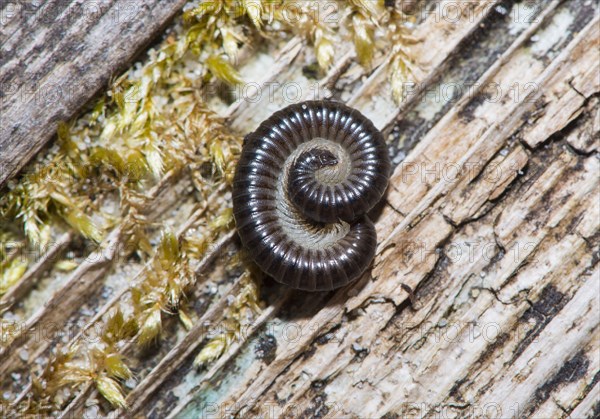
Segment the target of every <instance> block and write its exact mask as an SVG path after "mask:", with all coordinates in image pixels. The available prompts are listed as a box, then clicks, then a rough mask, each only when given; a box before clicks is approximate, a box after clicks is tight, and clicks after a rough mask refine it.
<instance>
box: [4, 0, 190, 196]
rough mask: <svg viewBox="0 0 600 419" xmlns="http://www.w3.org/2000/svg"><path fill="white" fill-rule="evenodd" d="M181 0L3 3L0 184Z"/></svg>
mask: <svg viewBox="0 0 600 419" xmlns="http://www.w3.org/2000/svg"><path fill="white" fill-rule="evenodd" d="M184 3H185V1H184V0H165V1H158V0H151V1H130V0H106V1H101V2H77V1H70V0H69V1H65V0H53V1H48V2H43V4H42V3H40V4H36V3H34V2H2V5H1V7H0V15H1V17H2V22H1V26H0V45H1V46H0V188H2V186H3V185H4V184H5V182H6V181H7V179H9V178H10V177H12V176H14V175H15V174H16V173H17V172H18V171H19V170H20V169H21V168H22V167H23V166H24V165H25V164H26V163H27V162H28V161H29V160H30V159H31V157H32V156H33V155H35V153H36V152H38V151H39V150H40V149H41V147H42V146H43V145H44V144H46V142H47V141H48V140H50V139H51V138H52V136H53V135H54V133H55V132H56V127H57V124H58V122H61V121H69V120H70V119H71V118H72V117H73V116H75V115H76V114H77V113H78V112H80V111H81V110H82V107H83V106H84V105H85V104H86V103H87V102H88V101H89V100H90V99H91V98H92V97H94V95H95V94H97V93H98V92H100V91H101V90H102V89H105V88H106V86H107V84H108V81H109V80H110V79H111V78H115V77H117V76H118V75H120V73H121V72H122V71H123V70H124V69H126V68H127V65H128V64H129V63H130V62H131V60H132V59H133V58H134V57H135V56H136V55H137V54H139V53H140V52H141V51H142V49H143V48H144V47H145V46H147V45H148V43H149V42H150V41H152V40H153V39H154V38H155V37H156V36H157V35H159V34H160V33H161V31H162V29H163V28H164V27H165V25H166V24H167V23H168V22H169V21H170V20H171V19H172V17H173V16H174V15H175V14H177V13H178V12H180V10H181V7H182V6H183V4H184Z"/></svg>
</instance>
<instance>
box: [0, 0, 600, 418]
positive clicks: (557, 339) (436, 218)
mask: <svg viewBox="0 0 600 419" xmlns="http://www.w3.org/2000/svg"><path fill="white" fill-rule="evenodd" d="M575 3H576V2H568V1H565V2H561V1H543V2H538V3H535V5H536V8H535V9H534V12H535V13H534V14H533V15H531V13H533V12H532V9H530V8H524V4H523V3H519V2H516V3H513V2H502V3H499V4H498V6H497V7H493V5H492V6H490V3H487V4H483V3H482V4H479V5H477V4H474V3H473V2H469V4H470V6H469V7H473V9H470V12H469V13H465V14H464V15H463V17H462V19H460V20H459V21H458V22H456V21H454V20H450V19H443V18H440V16H436V15H435V13H431V14H429V15H428V18H427V19H425V20H424V21H423V22H420V23H419V25H418V26H417V27H416V29H415V37H416V38H417V39H419V42H418V43H417V44H415V45H414V50H415V56H416V57H421V59H422V60H423V62H421V63H420V64H421V69H422V74H420V79H421V82H420V83H419V85H418V86H416V89H415V90H413V91H411V94H410V95H409V96H408V97H407V100H406V101H404V102H403V103H402V104H401V105H400V106H397V105H395V104H394V103H393V101H392V99H391V97H390V94H389V90H390V88H389V84H388V81H387V77H386V72H385V71H384V70H385V66H386V61H385V60H384V59H381V60H380V61H379V62H378V64H377V66H376V68H374V69H373V71H367V70H365V69H363V68H362V67H361V66H359V65H358V64H357V63H356V62H355V60H354V59H353V55H352V52H351V51H352V49H351V48H350V46H349V45H341V46H340V56H341V60H340V63H339V64H338V65H337V66H335V67H334V68H332V70H331V71H330V72H329V73H328V74H327V75H326V76H325V78H324V79H323V80H321V82H322V83H323V84H325V85H327V87H328V89H329V90H330V91H331V94H332V96H334V97H338V98H341V99H342V100H344V101H346V102H348V103H350V104H351V105H352V106H355V107H357V108H358V109H359V110H361V111H362V112H364V113H365V114H367V115H368V116H370V117H371V118H373V120H374V121H375V122H376V124H377V125H378V126H379V127H380V128H381V129H383V130H384V132H385V134H386V136H387V137H388V139H389V142H390V150H391V152H392V153H393V155H394V161H395V164H396V168H395V171H394V174H393V176H392V180H391V184H390V189H389V191H388V194H387V197H386V202H385V203H384V205H382V207H381V208H380V209H379V210H378V212H377V213H376V214H375V218H376V220H377V222H376V226H377V232H378V237H379V241H380V246H379V248H378V253H377V257H376V259H375V262H374V264H373V268H372V270H371V272H370V273H369V274H367V275H365V276H364V277H363V278H362V279H361V280H360V281H359V282H358V283H357V284H354V285H352V286H349V287H346V288H344V289H342V290H339V291H337V292H334V293H319V294H315V295H311V296H310V298H307V296H306V294H304V293H300V292H290V291H288V290H286V289H285V288H284V287H283V286H280V285H277V284H275V283H273V282H272V281H269V280H268V279H265V280H264V282H263V292H262V296H263V299H264V308H263V312H262V313H261V315H260V316H257V318H256V319H254V322H253V323H252V326H251V327H250V328H249V329H248V331H247V332H248V333H245V334H243V335H241V336H238V338H239V339H237V340H236V342H235V344H233V345H232V346H231V347H230V348H229V349H228V350H227V351H226V352H225V353H224V354H222V356H221V358H220V359H219V360H218V361H217V362H216V363H215V364H213V365H212V366H208V367H207V368H206V369H200V370H198V369H195V368H193V367H192V361H193V354H194V353H195V352H196V351H197V350H198V349H199V348H200V347H201V346H202V345H203V344H204V336H203V333H204V331H205V330H204V329H210V328H211V327H217V326H218V324H219V322H220V321H221V319H220V318H219V311H220V310H221V309H222V308H223V307H225V306H227V304H228V301H229V299H230V298H233V297H234V296H235V293H236V290H237V289H238V288H239V279H238V278H235V277H234V278H228V280H227V281H224V282H223V281H222V279H221V280H219V277H220V275H221V274H222V272H223V265H224V262H223V261H222V260H221V261H220V260H216V261H212V262H211V266H210V268H211V269H210V270H209V272H208V273H206V276H208V277H209V278H208V279H207V281H208V283H209V284H210V283H211V281H215V283H216V284H219V285H218V286H217V290H216V291H208V290H207V286H206V284H203V285H202V286H200V287H199V288H198V290H196V291H195V292H194V293H193V294H192V295H190V296H189V298H190V299H196V300H197V301H198V302H201V304H199V305H200V308H199V309H198V310H197V315H198V323H197V324H196V325H195V327H193V328H192V329H191V330H189V331H183V332H182V331H181V330H180V329H178V328H177V327H176V325H175V324H174V323H175V322H170V323H167V325H166V327H165V330H164V333H163V334H164V336H165V339H164V340H163V341H162V343H161V345H160V347H158V348H154V349H153V350H151V351H150V352H148V351H146V352H142V351H139V350H136V349H135V348H133V347H132V348H130V349H129V350H128V351H127V352H126V355H127V357H128V358H129V359H130V361H131V363H132V367H133V369H134V370H135V371H136V376H137V381H136V382H135V383H132V385H131V388H130V389H128V395H127V402H128V406H129V408H128V409H127V410H116V411H113V413H115V414H117V413H118V414H129V415H131V416H135V415H143V416H149V417H163V416H171V417H197V416H199V415H202V414H204V415H205V416H206V415H209V414H212V415H215V416H225V415H227V414H239V415H240V416H244V415H246V414H249V415H257V416H259V415H261V416H269V417H276V416H284V417H297V416H305V417H313V416H316V417H322V416H324V417H348V416H351V417H381V416H385V417H389V418H393V417H406V416H411V417H412V416H415V417H438V416H442V417H455V416H461V417H486V416H487V417H528V416H531V417H539V418H554V417H573V418H587V417H589V418H591V417H596V416H597V413H598V409H599V401H598V396H599V394H600V393H599V392H600V384H599V383H598V377H600V375H599V372H600V342H599V340H600V331H599V330H598V325H599V319H598V313H599V312H600V300H599V299H600V270H599V269H600V268H599V266H598V256H597V255H598V251H599V232H598V230H599V218H600V185H599V183H598V176H599V174H600V162H599V160H598V157H597V153H598V151H599V147H600V80H599V77H598V75H599V74H600V55H599V54H600V53H599V52H598V51H599V47H600V26H599V25H600V22H599V17H598V6H597V5H592V4H591V3H590V4H587V5H586V6H581V4H575ZM433 4H436V2H433ZM441 4H444V2H441ZM433 10H435V8H434V9H433ZM519 11H520V13H521V14H519V13H517V12H519ZM517 16H520V19H521V20H519V18H517ZM302 46H303V44H302V41H301V40H299V39H298V38H292V39H291V40H289V41H288V42H287V43H286V44H284V45H283V46H281V48H280V49H279V51H278V55H277V57H276V59H275V63H276V65H273V66H272V68H271V71H270V72H268V73H267V74H265V72H264V71H263V72H256V73H255V74H254V77H255V80H253V79H251V78H249V79H248V80H247V81H248V82H254V81H255V82H256V83H259V84H261V85H263V86H266V85H267V84H268V83H269V82H272V81H277V82H278V83H279V84H280V85H284V84H285V82H295V83H299V84H300V85H301V86H303V87H304V89H303V92H304V93H305V94H306V95H308V94H309V93H311V90H310V83H311V81H310V80H308V79H299V78H298V73H299V69H300V68H302V67H303V66H305V65H308V64H310V63H312V62H313V61H314V56H313V55H312V53H311V52H310V51H309V50H307V49H305V48H302ZM256 59H259V58H256ZM247 65H248V67H251V66H252V58H251V59H250V62H249V63H248V64H247ZM242 70H243V69H242ZM246 74H247V73H246ZM452 86H454V87H455V86H461V87H462V89H461V91H460V93H457V94H456V96H454V94H453V95H450V96H447V95H445V93H446V94H447V93H448V91H449V90H448V89H449V88H450V87H452ZM466 86H470V87H469V88H466ZM444 92H445V93H444ZM275 97H276V98H277V97H281V96H280V95H275ZM304 98H305V99H309V98H311V97H308V96H305V97H304ZM263 100H264V102H262V103H260V104H253V103H250V102H246V101H241V102H236V103H234V104H232V105H226V104H224V105H223V106H222V113H223V115H225V116H228V117H229V124H230V126H231V127H233V128H234V129H236V130H238V131H239V132H242V133H244V132H248V131H250V130H252V129H253V128H255V127H256V125H257V124H258V123H260V121H261V120H262V119H264V117H266V116H268V115H269V114H270V113H271V112H272V111H274V110H275V109H277V108H279V107H281V106H282V105H284V104H285V102H284V101H283V100H280V101H277V100H276V101H275V102H273V101H270V100H269V98H267V97H263ZM180 183H185V180H180V179H176V180H173V182H172V183H171V182H167V183H165V185H166V186H165V188H164V191H163V192H164V194H160V195H157V197H158V198H157V199H158V200H164V201H166V202H167V203H174V202H176V200H177V199H183V197H184V196H185V194H186V188H185V187H176V186H175V185H179V184H180ZM179 215H180V214H177V216H179ZM154 217H155V218H156V219H157V220H161V221H162V222H168V221H170V220H171V217H173V215H172V214H169V213H168V211H164V212H161V211H157V212H156V214H155V215H154ZM175 218H177V217H175ZM186 223H188V224H191V222H190V220H189V219H185V220H183V222H182V221H181V220H180V224H178V225H186ZM115 235H116V236H118V234H117V233H115ZM117 240H118V238H117ZM223 246H224V247H226V248H227V252H229V253H233V252H237V251H238V250H239V244H238V243H236V242H235V241H234V240H231V241H229V242H227V243H225V244H224V245H223ZM116 264H117V267H116V268H115V270H116V271H117V272H119V271H126V270H129V269H134V270H139V267H137V266H135V265H133V264H131V263H130V262H128V261H120V260H117V261H116ZM93 267H95V268H102V267H103V265H102V261H95V262H94V264H93ZM203 267H204V266H203ZM78 275H79V272H74V273H73V274H72V277H71V280H70V282H69V283H68V284H69V287H64V288H63V289H62V291H61V292H62V294H59V296H60V298H62V299H63V300H62V301H68V302H70V304H72V307H73V309H72V310H66V311H61V310H59V309H58V308H57V307H56V306H54V305H49V306H48V307H44V308H43V309H41V310H42V311H41V313H42V314H43V315H44V316H48V318H50V319H55V320H60V321H66V320H72V321H75V322H76V321H77V320H79V319H85V316H84V315H82V314H81V313H80V312H75V309H76V308H79V307H78V306H77V303H76V300H77V298H75V297H77V296H76V295H73V296H71V295H70V294H69V293H70V292H73V293H75V292H82V293H86V294H85V295H86V296H87V298H89V302H87V305H88V306H89V307H90V310H91V311H92V312H94V313H98V312H99V311H101V310H103V309H105V307H109V306H110V305H111V304H112V301H111V300H110V299H108V301H107V299H106V298H104V299H100V298H97V299H96V298H95V291H94V289H93V288H92V289H90V288H89V285H91V283H92V282H93V281H91V280H86V279H85V277H84V276H81V277H79V276H78ZM117 275H118V274H113V275H112V276H117ZM108 277H109V275H108V274H107V273H106V272H102V273H100V274H99V275H98V276H97V277H96V276H95V277H94V278H95V281H102V278H108ZM105 280H106V281H107V282H108V281H109V280H108V279H105ZM219 281H221V282H219ZM231 281H233V282H231ZM113 282H114V281H113ZM71 285H73V288H70V286H71ZM82 295H84V294H82ZM113 297H114V296H113ZM23 298H24V299H25V301H26V299H27V298H28V297H27V296H25V297H23ZM39 317H41V314H38V317H35V315H33V316H32V317H31V318H30V320H31V319H34V320H36V319H37V318H39ZM205 321H210V323H205ZM34 336H35V335H31V337H28V338H27V339H28V340H26V341H22V340H21V341H14V343H12V344H11V345H12V346H11V347H10V349H11V351H10V354H9V353H8V351H5V357H4V359H3V360H2V361H0V362H2V364H0V366H1V368H3V369H2V371H3V373H4V374H6V375H8V374H10V373H20V374H23V373H24V372H25V371H27V367H28V364H29V363H30V362H31V360H30V359H27V358H25V357H23V356H22V351H23V350H25V349H27V350H29V348H35V353H36V354H37V355H38V356H44V354H46V355H47V354H48V352H49V351H50V350H51V348H52V346H53V345H55V342H45V341H38V340H36V339H35V337H34ZM0 353H1V352H0ZM17 381H18V380H17ZM17 384H18V383H11V384H10V385H7V386H6V387H3V390H5V391H7V390H10V389H11V387H12V388H13V389H14V388H15V387H17ZM86 410H87V411H88V412H90V413H93V412H98V411H99V410H102V411H104V412H108V411H110V410H111V408H110V407H109V406H107V404H106V403H105V402H102V400H101V398H100V397H99V394H98V392H97V391H96V390H95V389H94V388H93V387H91V386H87V387H85V388H84V389H79V390H78V392H77V395H76V397H75V398H74V399H73V400H72V402H71V404H69V406H68V407H67V409H66V410H65V411H64V412H63V415H65V416H66V415H71V414H72V415H79V414H81V413H83V412H84V411H86Z"/></svg>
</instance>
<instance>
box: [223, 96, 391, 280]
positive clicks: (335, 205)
mask: <svg viewBox="0 0 600 419" xmlns="http://www.w3.org/2000/svg"><path fill="white" fill-rule="evenodd" d="M390 170H391V165H390V160H389V157H388V152H387V148H386V145H385V142H384V140H383V136H382V135H381V133H380V132H379V131H378V130H377V128H375V126H374V125H373V123H372V122H371V121H370V120H369V119H368V118H366V117H365V116H364V115H362V114H361V113H360V112H358V111H357V110H355V109H352V108H350V107H348V106H346V105H344V104H342V103H338V102H332V101H309V102H303V103H299V104H295V105H291V106H288V107H287V108H284V109H282V110H280V111H278V112H276V113H274V114H273V115H272V116H271V117H269V118H268V119H267V120H266V121H264V122H263V123H262V124H261V125H260V126H259V127H258V129H257V130H256V131H254V132H253V133H251V134H249V135H248V136H246V138H245V139H244V145H243V148H242V153H241V156H240V160H239V162H238V165H237V168H236V173H235V177H234V184H233V212H234V217H235V221H236V225H237V229H238V233H239V236H240V238H241V241H242V244H243V245H244V246H245V247H246V248H247V249H248V251H249V252H250V255H251V256H252V258H253V259H254V261H255V262H256V263H257V264H258V265H259V266H260V268H261V269H262V270H263V271H264V272H266V273H267V274H268V275H270V276H272V277H273V278H274V279H275V280H277V281H279V282H281V283H284V284H286V285H289V286H291V287H293V288H298V289H302V290H308V291H320V290H331V289H334V288H338V287H341V286H343V285H346V284H348V283H350V282H352V281H354V280H355V279H357V278H358V277H359V276H360V275H361V274H362V273H363V272H364V271H365V270H366V269H367V268H368V267H369V265H370V263H371V261H372V260H373V257H374V255H375V247H376V244H377V237H376V234H375V227H374V226H373V223H372V222H371V220H369V218H368V217H367V215H366V213H367V212H368V211H369V210H370V209H371V208H373V207H374V206H375V205H376V204H377V203H378V202H379V201H380V200H381V198H382V196H383V194H384V192H385V190H386V188H387V184H388V179H389V176H390Z"/></svg>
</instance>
